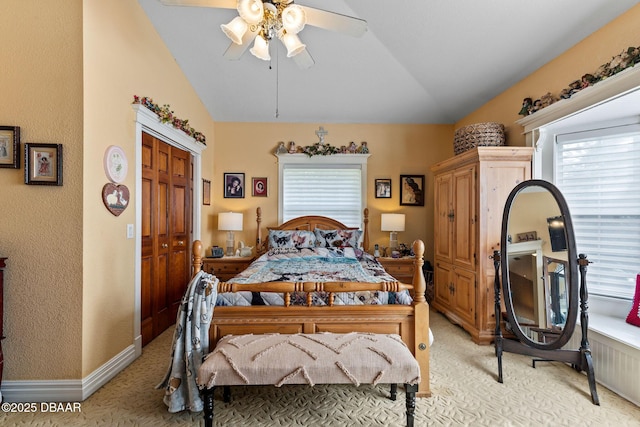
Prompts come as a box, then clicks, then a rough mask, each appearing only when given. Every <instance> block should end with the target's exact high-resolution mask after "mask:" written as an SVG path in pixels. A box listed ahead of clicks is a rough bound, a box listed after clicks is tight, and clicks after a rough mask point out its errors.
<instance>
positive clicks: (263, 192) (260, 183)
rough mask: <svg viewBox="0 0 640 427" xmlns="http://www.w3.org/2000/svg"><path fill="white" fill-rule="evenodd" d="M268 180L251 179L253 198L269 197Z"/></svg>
mask: <svg viewBox="0 0 640 427" xmlns="http://www.w3.org/2000/svg"><path fill="white" fill-rule="evenodd" d="M267 184H268V182H267V178H251V195H252V196H253V197H267V196H268V195H269V187H268V185H267Z"/></svg>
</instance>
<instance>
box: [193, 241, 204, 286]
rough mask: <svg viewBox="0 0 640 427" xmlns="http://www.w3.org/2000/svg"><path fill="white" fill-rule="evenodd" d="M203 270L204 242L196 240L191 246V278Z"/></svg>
mask: <svg viewBox="0 0 640 427" xmlns="http://www.w3.org/2000/svg"><path fill="white" fill-rule="evenodd" d="M201 269H202V242H201V241H200V240H194V241H193V245H192V246H191V270H192V275H191V277H193V276H195V275H196V274H198V273H199V272H200V270H201Z"/></svg>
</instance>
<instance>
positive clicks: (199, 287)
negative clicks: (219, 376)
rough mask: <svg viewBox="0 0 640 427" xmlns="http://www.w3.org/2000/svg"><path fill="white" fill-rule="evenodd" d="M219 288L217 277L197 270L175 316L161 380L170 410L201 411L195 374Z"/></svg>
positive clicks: (206, 343)
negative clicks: (170, 344) (170, 342)
mask: <svg viewBox="0 0 640 427" xmlns="http://www.w3.org/2000/svg"><path fill="white" fill-rule="evenodd" d="M217 292H218V279H217V278H216V277H215V276H212V275H211V274H208V273H205V272H204V271H200V272H199V273H198V274H196V276H195V277H194V278H193V279H191V282H190V283H189V286H188V287H187V291H186V292H185V294H184V297H183V298H182V304H180V308H179V309H178V315H177V316H176V327H175V331H174V333H173V345H172V346H171V359H170V363H169V369H168V370H167V374H166V376H165V378H164V380H163V381H162V382H161V383H160V384H158V386H157V387H156V388H157V389H160V388H164V389H165V395H164V399H163V400H164V403H165V404H166V405H167V406H168V407H169V412H172V413H173V412H180V411H183V410H185V409H188V410H190V411H192V412H200V411H202V409H203V402H202V399H201V398H200V391H199V389H198V386H197V384H196V374H197V372H198V368H200V365H201V364H202V360H203V356H205V355H206V354H208V353H209V325H210V324H211V319H212V318H213V307H214V305H215V303H216V296H217Z"/></svg>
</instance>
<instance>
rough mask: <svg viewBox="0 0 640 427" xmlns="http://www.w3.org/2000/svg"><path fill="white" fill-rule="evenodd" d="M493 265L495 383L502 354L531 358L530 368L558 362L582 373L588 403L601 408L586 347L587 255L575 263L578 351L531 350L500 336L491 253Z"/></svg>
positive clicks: (496, 255)
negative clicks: (583, 373)
mask: <svg viewBox="0 0 640 427" xmlns="http://www.w3.org/2000/svg"><path fill="white" fill-rule="evenodd" d="M491 258H492V259H493V265H494V267H495V281H494V291H495V316H496V328H495V353H496V357H497V359H498V382H499V383H502V382H503V375H502V353H503V352H504V351H506V352H509V353H516V354H523V355H529V356H533V357H535V358H536V359H534V360H533V367H534V368H535V363H536V362H541V361H549V362H551V361H557V362H564V363H569V364H571V366H572V367H573V368H574V369H575V370H576V371H578V372H582V371H585V373H586V374H587V379H588V382H589V390H590V392H591V401H592V402H593V404H594V405H600V400H599V398H598V392H597V391H596V378H595V373H594V370H593V359H592V357H591V348H590V347H589V341H588V339H587V331H588V326H589V314H588V293H587V281H586V275H587V266H588V265H589V260H587V257H586V255H584V254H580V255H579V259H578V267H579V270H580V326H581V329H582V340H581V342H580V348H579V349H578V350H562V349H558V350H546V349H540V348H534V347H531V346H528V345H526V344H525V343H523V342H521V341H518V340H513V339H505V338H504V337H503V335H502V328H501V325H500V323H501V322H500V319H501V318H502V317H501V303H500V288H501V286H500V274H499V273H500V252H499V251H494V253H493V256H492V257H491Z"/></svg>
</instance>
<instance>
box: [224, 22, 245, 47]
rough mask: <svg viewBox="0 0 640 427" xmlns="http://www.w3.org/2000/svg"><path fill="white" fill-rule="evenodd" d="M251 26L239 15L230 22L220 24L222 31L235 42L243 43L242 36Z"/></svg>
mask: <svg viewBox="0 0 640 427" xmlns="http://www.w3.org/2000/svg"><path fill="white" fill-rule="evenodd" d="M248 27H249V26H248V25H247V23H246V22H245V21H244V19H242V18H241V17H239V16H236V17H235V18H233V19H232V20H231V22H229V23H228V24H222V25H220V28H221V29H222V32H223V33H225V35H226V36H227V37H229V39H231V41H232V42H234V43H235V44H242V36H244V34H245V33H246V32H247V28H248Z"/></svg>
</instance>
